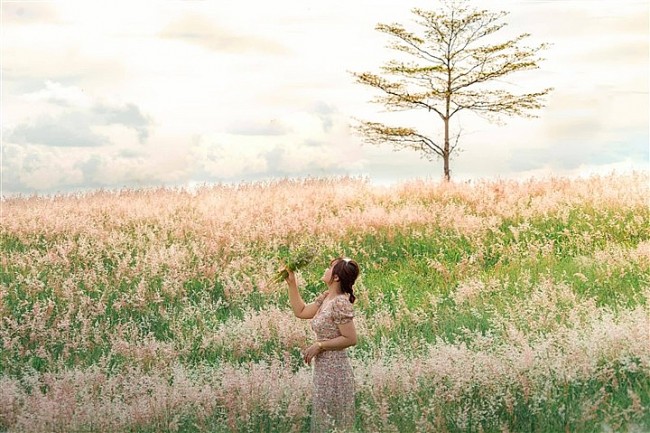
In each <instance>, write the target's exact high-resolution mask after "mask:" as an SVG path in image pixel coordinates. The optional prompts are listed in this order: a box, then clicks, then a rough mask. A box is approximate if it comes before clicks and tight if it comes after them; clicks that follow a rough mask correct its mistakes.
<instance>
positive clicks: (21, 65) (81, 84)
mask: <svg viewBox="0 0 650 433" xmlns="http://www.w3.org/2000/svg"><path fill="white" fill-rule="evenodd" d="M435 4H436V3H435V1H434V0H428V1H421V0H412V1H411V0H403V1H402V0H400V1H397V0H392V1H388V0H354V1H350V0H345V1H344V0H334V1H329V2H322V1H321V2H315V1H305V0H276V1H273V2H268V1H262V0H237V1H230V0H222V1H208V0H203V1H202V0H195V1H189V0H188V1H165V0H159V1H144V0H129V1H110V2H108V1H98V0H97V1H89V0H84V1H4V0H2V29H1V32H2V34H1V36H2V95H1V103H2V106H1V109H2V113H1V116H2V195H3V196H5V197H6V196H10V195H13V194H32V193H39V194H48V193H57V192H70V191H81V190H88V189H94V188H123V187H129V188H137V187H146V186H154V185H165V186H190V187H191V186H194V185H197V184H202V183H211V182H239V181H254V180H262V179H269V178H278V177H279V178H283V177H300V176H313V177H320V176H335V175H352V176H364V177H368V178H370V179H371V180H372V181H373V182H376V183H380V184H382V183H384V184H385V183H391V182H397V181H402V180H405V179H409V178H414V177H420V178H431V179H435V180H438V179H440V178H441V175H442V162H441V161H433V162H429V161H427V160H425V159H421V158H420V156H419V155H418V154H417V153H413V152H407V151H401V152H398V153H395V152H393V151H392V149H391V148H390V147H389V146H379V147H377V146H370V145H366V144H362V139H361V138H360V137H359V136H358V135H357V134H356V133H355V132H354V131H353V129H351V125H352V124H353V122H354V119H365V120H382V121H385V122H387V123H391V124H395V125H397V124H399V125H403V126H421V127H422V128H423V129H424V130H425V131H427V132H428V133H431V134H438V133H439V132H440V130H441V124H440V123H439V120H437V119H435V118H433V117H430V118H428V117H423V115H422V114H421V113H420V114H417V113H411V114H408V113H407V114H403V113H399V114H394V113H387V112H385V110H384V108H383V107H382V106H379V105H376V104H372V103H371V102H370V101H371V100H372V98H373V97H375V96H377V95H378V94H377V93H376V92H374V91H373V90H372V89H369V88H364V87H362V86H361V85H359V84H356V83H355V82H354V79H353V77H352V76H351V74H350V72H351V71H355V72H361V71H373V72H374V71H377V70H378V68H379V66H381V65H382V64H383V63H384V62H385V61H386V60H388V59H390V58H391V57H394V54H393V52H392V51H391V50H389V49H388V48H386V45H387V43H388V41H389V39H388V38H387V36H386V35H384V34H382V33H379V32H377V31H376V30H375V29H374V28H375V25H376V24H377V23H391V22H400V23H403V24H404V25H406V26H407V27H409V26H410V27H411V28H413V29H415V28H416V27H413V15H412V14H411V13H410V9H411V8H413V7H422V8H425V9H426V8H431V7H432V5H435ZM476 4H477V5H478V4H479V2H478V1H476ZM480 6H481V7H485V8H488V9H493V10H505V11H508V12H509V13H510V15H509V16H508V17H507V18H506V21H507V22H508V26H507V27H506V28H504V29H503V30H502V31H501V32H500V34H501V35H502V37H503V38H504V39H505V38H508V37H512V36H514V35H517V34H520V33H523V32H527V33H531V34H532V36H531V38H529V40H528V41H529V42H528V43H529V44H536V43H540V42H548V43H551V44H552V46H551V47H550V48H549V49H548V50H547V51H546V52H544V57H545V58H546V60H545V61H544V62H543V63H542V64H541V68H540V69H538V70H536V71H528V72H521V73H519V74H515V75H512V76H510V77H508V79H507V80H506V82H503V83H502V84H503V85H504V86H506V88H509V89H511V90H515V91H522V92H523V91H534V90H539V89H542V88H545V87H554V88H555V90H554V92H553V93H552V94H551V95H550V96H549V97H548V99H547V106H546V107H545V108H544V109H542V110H539V111H538V112H537V114H538V115H539V118H536V119H518V118H515V119H504V120H506V123H505V124H502V125H497V124H491V123H488V122H487V121H485V120H484V119H482V118H480V117H477V116H474V115H472V114H471V113H467V114H462V115H461V116H459V117H458V118H457V121H456V122H454V123H453V126H454V127H455V128H462V134H463V135H462V138H461V146H460V147H461V148H462V150H463V152H462V153H460V154H459V155H458V156H457V157H456V158H455V159H454V160H452V177H453V178H454V179H457V180H467V179H479V178H516V179H526V178H530V177H533V176H534V177H542V176H546V175H563V176H577V175H589V174H592V173H603V174H604V173H609V172H611V171H612V170H616V171H617V172H624V171H630V170H648V169H649V165H648V164H649V163H648V160H649V151H648V130H649V122H648V72H649V71H648V63H649V62H648V52H649V49H648V3H647V2H646V1H645V0H555V1H551V0H548V1H542V0H538V1H535V0H501V1H497V0H493V1H486V0H481V1H480ZM429 119H430V120H429Z"/></svg>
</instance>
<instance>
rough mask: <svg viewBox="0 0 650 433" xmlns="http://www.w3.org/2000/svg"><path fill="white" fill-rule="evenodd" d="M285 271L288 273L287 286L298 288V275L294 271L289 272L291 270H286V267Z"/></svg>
mask: <svg viewBox="0 0 650 433" xmlns="http://www.w3.org/2000/svg"><path fill="white" fill-rule="evenodd" d="M284 271H285V272H286V273H287V278H285V279H284V281H286V282H287V284H288V285H290V286H296V285H297V283H296V274H295V273H294V272H293V271H291V270H289V268H286V267H285V268H284Z"/></svg>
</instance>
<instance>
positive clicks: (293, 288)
mask: <svg viewBox="0 0 650 433" xmlns="http://www.w3.org/2000/svg"><path fill="white" fill-rule="evenodd" d="M287 273H288V276H287V278H286V280H285V281H286V282H287V284H288V285H289V302H290V303H291V308H292V309H293V314H294V315H295V316H296V317H298V318H300V319H311V318H312V317H314V316H315V315H316V313H317V312H318V308H319V307H320V306H321V304H322V300H321V301H320V302H319V300H320V299H321V297H319V298H318V299H317V300H316V301H315V302H312V303H311V304H307V305H305V302H304V301H303V300H302V297H301V296H300V292H299V291H298V283H297V282H296V275H295V274H294V273H293V272H292V271H290V270H288V269H287Z"/></svg>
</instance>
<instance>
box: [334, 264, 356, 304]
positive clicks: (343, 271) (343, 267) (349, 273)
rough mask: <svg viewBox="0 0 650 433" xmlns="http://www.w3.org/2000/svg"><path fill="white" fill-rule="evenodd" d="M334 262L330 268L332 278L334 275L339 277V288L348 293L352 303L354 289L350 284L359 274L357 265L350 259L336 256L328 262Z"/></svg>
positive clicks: (352, 283) (354, 297)
mask: <svg viewBox="0 0 650 433" xmlns="http://www.w3.org/2000/svg"><path fill="white" fill-rule="evenodd" d="M331 263H334V267H333V268H332V278H334V276H335V275H336V276H337V277H339V283H340V284H341V290H343V292H344V293H349V294H350V303H352V304H354V300H355V299H356V296H354V291H353V289H352V286H353V285H354V282H355V281H356V279H357V277H358V276H359V265H358V264H357V262H355V261H354V260H352V259H348V258H344V257H338V258H336V259H334V260H332V261H331V262H330V264H331Z"/></svg>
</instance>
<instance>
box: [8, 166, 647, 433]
mask: <svg viewBox="0 0 650 433" xmlns="http://www.w3.org/2000/svg"><path fill="white" fill-rule="evenodd" d="M649 182H650V176H649V175H648V174H647V173H633V174H627V175H614V174H612V175H609V176H594V177H590V178H588V179H564V178H548V179H538V180H535V179H531V180H528V181H522V182H515V181H506V180H494V181H476V182H472V183H456V182H454V183H448V184H445V183H438V182H433V181H424V180H414V181H410V182H406V183H402V184H398V185H394V186H391V187H379V186H373V185H372V184H371V183H369V182H368V181H367V180H364V179H356V178H327V179H303V180H282V181H274V182H264V183H245V184H239V185H204V186H203V187H199V188H197V189H196V190H195V191H191V192H190V191H186V190H182V189H170V188H160V189H142V190H127V189H124V190H119V191H95V192H88V193H84V194H69V195H59V196H52V197H47V196H31V197H15V198H7V199H5V200H4V201H3V202H2V219H1V223H0V256H1V259H0V260H1V263H0V265H1V267H0V431H6V432H106V431H110V432H142V433H144V432H304V431H308V429H309V420H310V418H309V416H310V398H311V368H310V367H308V366H306V365H304V363H303V362H302V360H301V350H302V348H304V347H306V346H307V345H309V344H310V342H311V341H312V332H311V330H310V328H309V323H308V322H307V321H302V320H300V319H297V318H295V317H293V315H292V313H291V309H290V306H289V302H288V298H287V293H286V286H285V285H284V284H279V285H276V284H272V283H269V281H270V279H271V278H272V276H273V274H274V273H275V272H276V271H277V269H278V266H279V260H280V259H281V257H282V255H283V254H286V253H287V251H291V250H293V249H295V248H298V247H300V246H310V247H314V248H315V250H316V251H317V254H316V258H315V259H314V261H313V262H311V263H310V264H309V265H308V266H306V267H305V268H303V269H302V270H301V271H300V273H299V274H298V278H299V287H300V289H301V293H302V295H303V298H304V299H305V300H306V301H309V300H311V299H313V298H314V297H315V296H317V295H318V294H319V293H321V292H322V291H323V290H325V286H324V284H323V283H322V282H321V281H320V277H321V275H322V272H323V270H324V269H325V268H326V267H327V265H328V264H329V260H330V259H331V258H333V257H336V256H340V255H344V256H349V257H352V258H354V259H356V260H357V261H358V262H359V264H360V266H361V276H360V279H359V280H358V282H357V284H356V286H355V290H356V294H357V302H356V303H355V304H354V305H355V315H356V316H355V322H356V326H357V332H358V334H359V342H358V344H357V346H355V347H353V348H351V349H349V354H350V357H351V360H352V364H353V369H354V373H355V386H356V390H357V394H356V429H357V431H359V432H499V433H503V432H647V431H650V344H649V341H650V334H649V333H650V318H649V317H650V316H649V312H650V310H649V302H648V301H649V298H650V209H649V207H648V203H649V202H648V200H649V197H650V193H649V189H648V188H649Z"/></svg>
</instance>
